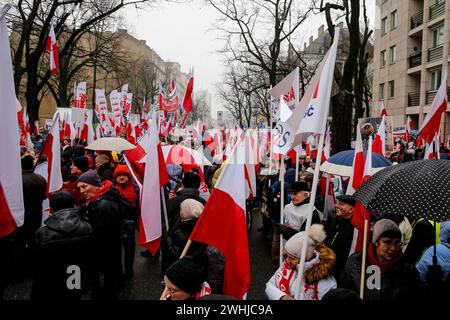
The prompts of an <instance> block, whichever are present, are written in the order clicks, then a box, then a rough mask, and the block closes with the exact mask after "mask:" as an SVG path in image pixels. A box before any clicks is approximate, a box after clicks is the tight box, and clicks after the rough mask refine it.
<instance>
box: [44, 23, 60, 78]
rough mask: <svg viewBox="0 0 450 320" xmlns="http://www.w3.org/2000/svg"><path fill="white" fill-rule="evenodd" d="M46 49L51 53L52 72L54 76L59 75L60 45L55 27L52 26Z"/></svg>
mask: <svg viewBox="0 0 450 320" xmlns="http://www.w3.org/2000/svg"><path fill="white" fill-rule="evenodd" d="M45 47H46V49H47V50H48V51H50V71H51V72H52V74H55V75H57V74H58V68H59V55H58V45H57V42H56V36H55V29H53V25H52V24H51V25H50V32H49V34H48V38H47V43H46V46H45Z"/></svg>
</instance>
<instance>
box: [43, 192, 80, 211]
mask: <svg viewBox="0 0 450 320" xmlns="http://www.w3.org/2000/svg"><path fill="white" fill-rule="evenodd" d="M74 201H75V200H74V198H73V196H72V194H71V193H70V192H64V191H58V192H55V193H53V194H52V195H51V196H50V199H49V205H50V209H52V210H53V212H57V211H59V210H63V209H67V208H73V207H74Z"/></svg>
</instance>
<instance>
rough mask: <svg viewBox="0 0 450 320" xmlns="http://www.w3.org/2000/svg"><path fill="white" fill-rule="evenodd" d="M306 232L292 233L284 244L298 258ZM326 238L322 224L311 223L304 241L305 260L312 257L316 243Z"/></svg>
mask: <svg viewBox="0 0 450 320" xmlns="http://www.w3.org/2000/svg"><path fill="white" fill-rule="evenodd" d="M305 236H306V232H305V231H302V232H298V233H296V234H295V235H293V236H292V237H291V238H290V239H289V240H288V241H287V242H286V245H285V246H284V249H285V250H286V251H287V252H288V253H289V254H292V255H293V256H295V257H297V258H300V257H301V256H302V247H303V241H304V240H305ZM325 238H326V234H325V231H324V230H323V225H321V224H313V225H312V226H311V228H310V229H309V235H308V237H307V241H306V260H309V259H311V258H312V256H313V254H314V249H315V248H316V246H317V244H319V243H321V242H323V241H324V240H325Z"/></svg>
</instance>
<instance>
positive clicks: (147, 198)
mask: <svg viewBox="0 0 450 320" xmlns="http://www.w3.org/2000/svg"><path fill="white" fill-rule="evenodd" d="M152 119H154V121H153V123H152V124H151V126H150V132H149V135H148V139H146V140H145V143H146V144H147V145H146V146H144V148H145V149H146V156H145V170H144V182H143V187H142V192H141V217H140V221H139V244H140V245H141V246H143V247H145V248H147V249H148V250H149V251H150V252H151V253H152V254H155V253H156V251H157V250H158V248H159V245H160V242H161V235H162V226H161V188H162V187H163V186H164V185H165V184H166V183H167V182H168V181H169V176H168V174H167V170H166V164H165V163H164V157H163V154H162V150H161V146H160V144H159V136H158V126H157V124H156V113H155V112H154V111H153V115H152ZM144 138H145V137H144Z"/></svg>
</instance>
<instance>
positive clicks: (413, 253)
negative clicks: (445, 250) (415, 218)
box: [403, 220, 435, 264]
mask: <svg viewBox="0 0 450 320" xmlns="http://www.w3.org/2000/svg"><path fill="white" fill-rule="evenodd" d="M434 240H435V232H434V226H433V225H432V224H431V223H430V222H429V221H428V220H421V221H419V222H417V223H416V224H415V225H414V227H413V230H412V234H411V239H410V240H409V243H408V246H407V247H406V250H405V253H404V254H403V258H404V259H405V260H406V261H407V262H409V263H412V264H416V263H417V262H419V260H420V258H421V257H422V255H423V253H424V252H425V250H427V249H428V248H429V247H431V246H432V245H433V244H434Z"/></svg>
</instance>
